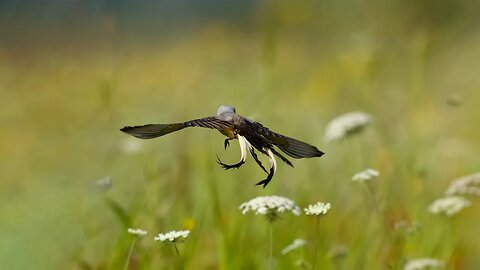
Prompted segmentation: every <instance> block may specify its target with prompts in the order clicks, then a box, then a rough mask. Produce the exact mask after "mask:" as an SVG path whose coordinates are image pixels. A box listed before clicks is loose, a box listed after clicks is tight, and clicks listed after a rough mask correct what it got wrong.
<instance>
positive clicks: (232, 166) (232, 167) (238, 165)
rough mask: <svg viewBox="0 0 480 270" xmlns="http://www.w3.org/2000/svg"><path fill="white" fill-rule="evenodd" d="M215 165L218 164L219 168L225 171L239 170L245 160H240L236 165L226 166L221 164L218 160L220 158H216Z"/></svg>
mask: <svg viewBox="0 0 480 270" xmlns="http://www.w3.org/2000/svg"><path fill="white" fill-rule="evenodd" d="M217 163H218V164H220V166H222V168H224V169H225V170H230V169H238V168H240V166H242V165H243V164H245V160H240V161H239V162H237V163H236V164H232V165H228V164H225V163H223V162H222V161H221V160H220V158H219V157H218V156H217Z"/></svg>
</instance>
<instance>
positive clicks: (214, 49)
mask: <svg viewBox="0 0 480 270" xmlns="http://www.w3.org/2000/svg"><path fill="white" fill-rule="evenodd" d="M114 2H115V1H113V2H112V3H110V2H108V1H107V3H104V4H102V5H98V6H97V5H95V4H92V5H88V4H86V3H83V2H82V1H80V2H78V1H73V2H71V3H69V1H65V2H62V3H55V1H53V2H52V3H47V4H45V5H39V4H34V3H28V2H26V3H24V4H14V3H13V2H12V3H8V1H7V3H1V4H0V34H1V36H2V37H1V41H0V120H1V125H0V164H1V165H0V175H1V176H0V177H1V181H0V195H1V196H0V239H1V240H0V268H1V269H122V267H123V266H124V263H125V260H126V257H127V253H128V249H129V245H130V242H131V240H132V236H131V235H128V234H127V228H128V227H134V228H137V227H138V228H142V229H145V230H147V231H148V232H149V234H148V235H147V236H145V237H144V238H142V239H141V240H139V241H137V243H136V245H135V248H134V249H133V252H132V257H131V259H130V264H129V266H130V269H171V268H172V267H177V268H179V267H181V265H182V264H183V265H184V266H185V268H186V269H228V270H230V269H265V268H266V265H267V263H268V249H269V248H268V247H269V238H268V236H269V226H268V223H267V222H265V220H264V218H262V217H260V216H255V215H250V214H248V215H242V214H241V212H240V210H239V209H238V207H239V205H240V204H241V203H243V202H245V201H248V200H250V199H252V198H254V197H256V196H263V195H273V194H276V195H280V196H284V197H288V198H290V199H292V200H294V201H295V202H296V203H297V204H298V205H300V206H301V207H306V206H307V205H309V204H313V203H315V202H317V201H323V202H330V203H331V205H332V208H331V210H330V212H329V213H328V215H325V216H322V217H321V218H320V224H319V229H318V230H316V229H315V228H316V224H315V218H313V217H308V216H305V215H301V216H298V217H297V216H293V215H290V216H288V215H285V216H284V217H282V218H281V219H279V220H277V221H276V222H275V223H274V227H273V228H274V231H273V233H274V241H273V256H274V260H275V262H276V263H275V264H276V265H277V267H278V268H277V269H295V267H296V266H295V265H296V263H297V262H298V260H301V261H303V262H304V263H306V264H307V265H308V264H310V263H311V261H312V258H313V252H314V249H315V248H314V238H315V237H318V236H319V247H318V249H317V251H318V253H317V266H318V269H402V268H403V265H404V263H405V262H406V261H407V260H409V259H413V258H419V257H434V258H438V259H440V260H442V261H444V262H445V263H446V266H447V268H448V269H476V268H477V267H478V265H480V259H479V256H478V255H479V254H480V245H479V244H478V243H479V242H478V235H477V234H478V223H479V222H480V216H479V211H478V209H479V205H478V200H476V199H475V198H469V200H470V201H471V202H472V205H471V206H470V207H469V208H466V209H464V210H462V211H461V212H460V213H458V214H457V215H455V216H453V217H445V216H441V215H433V214H431V213H429V212H428V211H427V207H428V206H429V205H430V203H431V202H432V201H433V200H435V199H437V198H440V197H442V196H443V194H444V192H445V190H446V189H447V187H448V185H449V183H450V181H451V180H452V179H455V178H457V177H460V176H462V175H466V174H470V173H474V172H478V171H480V159H479V156H478V153H479V151H480V142H479V138H480V106H478V104H479V101H480V76H479V74H478V73H479V72H478V71H479V70H480V61H479V60H480V58H479V55H480V27H479V26H480V25H479V21H478V8H479V5H478V4H477V3H476V2H474V1H400V0H398V1H318V2H317V3H316V4H313V3H310V2H306V1H305V2H304V1H295V2H287V1H263V2H262V1H258V2H257V1H251V3H242V1H227V2H225V3H220V2H218V3H217V2H210V3H208V4H206V3H205V4H204V5H201V4H197V3H196V4H193V3H190V2H177V1H160V2H158V3H155V1H146V2H142V1H140V2H142V3H141V4H137V3H133V2H132V3H129V4H127V3H122V4H120V2H121V1H119V4H116V3H114ZM134 2H137V1H134ZM192 2H193V1H192ZM221 104H230V105H234V106H236V108H237V112H238V113H239V114H242V115H244V116H247V117H250V118H252V119H255V120H257V121H260V122H261V123H263V124H264V125H266V126H268V127H269V128H271V129H272V130H274V131H277V132H279V133H282V134H286V135H289V136H292V137H295V138H298V139H300V140H303V141H306V142H309V143H311V144H313V145H316V146H317V147H318V148H320V149H322V150H323V151H325V152H326V154H325V155H324V156H323V157H322V158H316V159H307V160H292V161H293V163H294V165H295V168H290V167H288V166H286V165H285V164H283V163H282V164H281V163H280V161H279V168H278V171H277V173H276V175H275V177H274V179H273V181H272V182H271V184H270V185H268V186H267V188H265V189H262V188H260V187H257V186H254V184H255V183H257V182H258V181H260V180H262V179H264V177H265V174H264V173H263V172H262V171H261V170H260V169H259V168H258V166H256V164H255V163H254V162H253V159H251V157H249V158H248V159H247V164H246V165H244V166H243V167H242V168H240V169H239V170H233V171H225V170H223V169H221V168H220V166H218V164H216V162H215V161H216V157H215V155H216V154H217V155H219V156H220V157H221V158H222V160H223V161H226V162H227V161H228V162H230V161H232V162H233V161H237V159H238V157H239V150H238V145H237V142H232V145H231V147H230V148H229V149H228V150H227V151H225V150H224V149H223V139H224V137H222V135H221V134H219V133H217V132H213V131H211V130H206V129H186V130H183V131H181V132H178V133H176V134H172V135H168V136H166V137H162V138H160V139H157V140H149V141H135V139H133V138H130V137H129V136H127V135H126V134H123V133H121V132H120V131H119V128H121V127H123V126H125V125H139V124H147V123H167V122H176V121H182V120H188V119H192V118H198V117H203V116H209V115H213V114H215V112H216V109H217V107H218V106H219V105H221ZM351 111H363V112H366V113H368V114H369V115H370V116H371V117H372V118H371V123H370V125H369V126H368V127H366V128H365V129H364V130H363V131H362V132H361V133H359V134H354V136H351V137H349V138H347V139H346V140H343V141H338V142H332V143H329V144H327V143H325V142H324V140H323V134H324V129H325V126H326V125H327V123H328V122H329V121H330V120H332V119H333V118H335V117H336V116H338V115H340V114H343V113H346V112H351ZM137 148H138V149H137ZM129 149H130V150H129ZM262 160H264V161H265V162H264V163H265V164H268V160H267V159H265V158H263V159H262ZM369 167H371V168H374V169H377V170H378V171H379V172H380V176H379V177H378V178H377V179H374V180H372V181H371V182H369V184H368V185H367V184H365V183H357V182H352V181H351V177H352V176H353V175H354V174H355V173H357V172H359V171H361V170H364V169H366V168H369ZM105 176H111V178H112V182H113V186H112V188H111V189H110V190H109V191H106V192H104V191H99V190H98V187H95V186H94V183H95V181H96V180H99V179H101V178H103V177H105ZM402 221H403V222H407V224H413V225H414V227H416V225H418V228H417V230H416V231H415V232H413V233H411V234H407V233H405V232H404V231H402V230H395V224H396V223H398V222H402ZM180 229H189V230H191V234H190V236H189V238H188V239H187V240H186V241H185V242H184V243H182V244H179V245H178V247H179V250H180V254H181V256H182V259H181V260H182V262H181V264H179V262H178V261H177V260H178V259H177V258H176V255H175V252H174V250H173V249H172V248H171V247H169V246H166V245H162V244H161V243H158V242H154V241H153V237H154V235H156V234H157V233H161V232H167V231H170V230H180ZM295 238H302V239H305V240H306V241H307V243H306V245H305V246H304V247H303V248H301V249H300V250H296V251H292V252H291V253H289V254H287V255H281V254H280V250H281V249H282V248H284V247H285V246H287V245H288V244H290V243H292V242H293V240H294V239H295ZM339 247H346V253H345V254H344V256H340V255H339V256H335V257H332V256H329V255H328V254H330V255H331V253H329V251H331V250H332V249H336V250H337V251H338V250H339ZM340 249H342V248H340ZM307 267H308V266H307ZM335 267H337V268H335Z"/></svg>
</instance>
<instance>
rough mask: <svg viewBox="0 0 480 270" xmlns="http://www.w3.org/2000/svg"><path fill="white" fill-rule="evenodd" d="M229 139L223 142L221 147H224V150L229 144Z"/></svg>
mask: <svg viewBox="0 0 480 270" xmlns="http://www.w3.org/2000/svg"><path fill="white" fill-rule="evenodd" d="M229 141H230V139H225V141H224V142H223V147H224V148H225V150H227V148H228V147H229V146H230V142H229Z"/></svg>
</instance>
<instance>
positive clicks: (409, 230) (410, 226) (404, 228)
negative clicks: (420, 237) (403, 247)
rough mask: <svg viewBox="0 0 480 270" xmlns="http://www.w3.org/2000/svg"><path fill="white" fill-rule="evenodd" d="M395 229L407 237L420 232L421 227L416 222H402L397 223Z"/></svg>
mask: <svg viewBox="0 0 480 270" xmlns="http://www.w3.org/2000/svg"><path fill="white" fill-rule="evenodd" d="M394 228H395V230H396V231H400V232H404V233H405V234H407V235H411V234H414V233H416V232H418V231H420V229H421V226H420V224H419V223H417V222H415V221H406V220H401V221H397V222H395V225H394Z"/></svg>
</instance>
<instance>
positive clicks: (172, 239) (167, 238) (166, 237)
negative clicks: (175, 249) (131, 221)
mask: <svg viewBox="0 0 480 270" xmlns="http://www.w3.org/2000/svg"><path fill="white" fill-rule="evenodd" d="M189 234H190V231H188V230H185V231H171V232H167V233H160V234H158V236H155V237H154V238H153V239H154V240H155V241H161V242H166V243H169V244H174V243H180V242H183V241H184V240H185V239H186V238H187V237H188V235H189Z"/></svg>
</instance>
